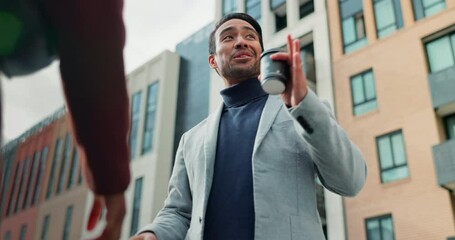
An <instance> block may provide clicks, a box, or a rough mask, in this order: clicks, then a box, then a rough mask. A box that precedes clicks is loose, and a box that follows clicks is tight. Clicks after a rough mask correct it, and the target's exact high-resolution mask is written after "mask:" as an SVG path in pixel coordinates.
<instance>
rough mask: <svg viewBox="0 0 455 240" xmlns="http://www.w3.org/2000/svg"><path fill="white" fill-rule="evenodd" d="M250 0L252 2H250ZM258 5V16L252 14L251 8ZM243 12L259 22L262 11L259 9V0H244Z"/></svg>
mask: <svg viewBox="0 0 455 240" xmlns="http://www.w3.org/2000/svg"><path fill="white" fill-rule="evenodd" d="M250 2H252V3H250ZM257 7H259V16H256V15H255V14H252V12H251V11H250V10H251V9H255V8H257ZM245 13H247V14H248V15H250V16H251V17H253V18H254V19H256V21H258V22H259V23H260V22H261V17H262V11H261V0H245Z"/></svg>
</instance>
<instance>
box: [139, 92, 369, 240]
mask: <svg viewBox="0 0 455 240" xmlns="http://www.w3.org/2000/svg"><path fill="white" fill-rule="evenodd" d="M221 110H222V106H220V108H219V109H218V110H217V111H216V112H214V113H213V114H211V115H209V117H208V118H207V119H205V120H203V121H202V122H201V123H199V124H198V125H197V126H195V127H194V128H192V129H191V130H190V131H188V132H186V133H185V134H184V135H183V136H182V138H181V141H180V145H179V148H178V150H177V154H176V159H175V165H174V169H173V173H172V177H171V179H170V182H169V195H168V197H167V199H166V201H165V204H164V208H163V209H162V210H161V211H160V212H159V213H158V215H157V217H156V218H155V220H154V221H153V223H152V224H149V225H147V226H145V227H144V228H143V229H141V231H140V232H143V231H153V232H154V233H155V235H156V236H157V238H158V239H159V240H178V239H190V240H201V239H202V234H203V232H204V231H203V228H204V216H205V210H206V206H207V200H208V197H209V193H210V188H211V184H212V177H213V166H214V161H215V152H216V142H217V136H218V124H219V120H220V115H221ZM302 118H303V121H302ZM297 119H298V120H300V122H304V126H305V129H304V128H302V127H301V123H299V122H298V121H297ZM252 164H253V193H254V211H255V226H254V229H255V230H254V231H255V239H259V240H262V239H264V240H265V239H273V240H276V239H280V240H287V239H294V240H295V239H309V240H318V239H324V235H323V232H322V227H321V222H320V219H319V215H318V212H317V206H316V193H315V184H316V183H315V178H316V176H319V179H320V181H321V183H322V184H323V185H324V186H325V187H326V188H327V189H329V190H330V191H332V192H335V193H337V194H340V195H343V196H354V195H356V194H357V193H358V192H359V191H360V189H361V188H362V187H363V185H364V183H365V178H366V164H365V161H364V158H363V156H362V154H361V153H360V151H359V150H358V148H357V147H356V146H355V145H354V144H353V143H352V142H351V140H349V138H348V137H347V136H346V133H345V132H344V131H343V130H342V129H341V127H340V126H339V125H338V123H337V122H336V121H335V118H334V116H333V115H332V113H331V111H330V108H329V107H328V106H327V105H325V104H323V103H322V102H321V101H320V100H319V98H318V97H317V96H316V95H315V94H314V93H313V92H311V90H309V92H308V94H307V96H306V97H305V98H304V99H303V100H302V102H301V103H300V104H299V106H297V107H296V108H294V109H293V110H291V111H290V112H289V110H288V109H287V108H286V107H285V106H284V104H283V102H282V101H281V99H280V98H279V97H278V96H269V97H268V100H267V102H266V104H265V107H264V110H263V112H262V116H261V119H260V122H259V127H258V132H257V135H256V139H255V144H254V149H253V155H252Z"/></svg>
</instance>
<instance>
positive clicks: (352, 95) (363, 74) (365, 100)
mask: <svg viewBox="0 0 455 240" xmlns="http://www.w3.org/2000/svg"><path fill="white" fill-rule="evenodd" d="M367 74H371V76H372V79H373V86H374V98H368V97H366V95H367V94H366V93H367V90H366V87H365V85H366V84H365V83H366V81H367V80H366V78H365V76H366V75H367ZM357 77H360V78H361V81H362V92H363V95H364V101H363V102H361V103H355V96H354V86H353V81H354V79H355V78H357ZM349 85H350V88H351V101H352V114H353V115H354V116H362V115H364V114H367V113H369V112H372V111H374V110H376V109H378V100H377V99H378V95H377V90H376V89H377V88H376V79H375V77H374V71H373V69H372V68H370V69H368V70H365V71H363V72H361V73H358V74H356V75H353V76H352V77H350V79H349ZM373 101H374V102H375V103H376V106H375V108H372V109H369V110H368V111H366V112H361V113H358V114H357V113H356V107H360V106H362V105H365V104H368V103H372V102H373Z"/></svg>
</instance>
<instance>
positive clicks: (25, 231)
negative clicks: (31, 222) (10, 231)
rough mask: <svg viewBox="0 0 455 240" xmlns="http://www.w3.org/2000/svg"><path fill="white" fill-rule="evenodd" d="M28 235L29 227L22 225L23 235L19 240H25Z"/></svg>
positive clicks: (21, 234)
mask: <svg viewBox="0 0 455 240" xmlns="http://www.w3.org/2000/svg"><path fill="white" fill-rule="evenodd" d="M26 234H27V225H25V224H22V226H21V233H20V235H19V240H25V236H26Z"/></svg>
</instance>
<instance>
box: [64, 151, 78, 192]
mask: <svg viewBox="0 0 455 240" xmlns="http://www.w3.org/2000/svg"><path fill="white" fill-rule="evenodd" d="M78 165H79V153H78V151H77V148H73V151H72V154H71V163H70V170H69V174H70V175H69V176H68V180H67V182H66V189H71V188H72V187H74V186H75V185H76V179H75V178H76V175H77V170H78Z"/></svg>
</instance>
